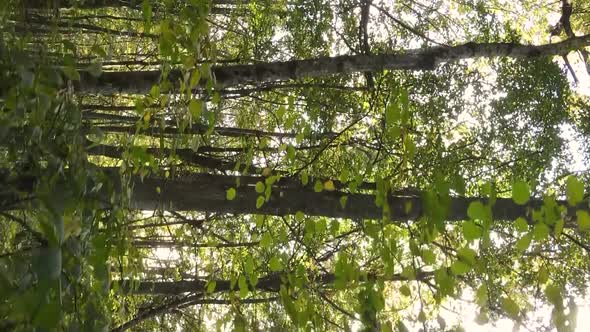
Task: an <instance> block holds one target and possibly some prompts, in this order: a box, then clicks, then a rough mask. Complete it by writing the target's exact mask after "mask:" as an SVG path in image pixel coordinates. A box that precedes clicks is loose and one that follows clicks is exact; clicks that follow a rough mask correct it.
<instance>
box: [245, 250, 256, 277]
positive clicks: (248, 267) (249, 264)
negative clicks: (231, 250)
mask: <svg viewBox="0 0 590 332" xmlns="http://www.w3.org/2000/svg"><path fill="white" fill-rule="evenodd" d="M244 270H245V271H246V273H247V274H248V275H251V274H252V273H254V259H253V258H252V255H248V256H246V260H245V261H244Z"/></svg>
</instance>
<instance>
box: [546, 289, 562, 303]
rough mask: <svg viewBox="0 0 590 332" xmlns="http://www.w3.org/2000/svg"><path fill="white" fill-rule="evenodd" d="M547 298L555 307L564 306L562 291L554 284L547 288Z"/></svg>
mask: <svg viewBox="0 0 590 332" xmlns="http://www.w3.org/2000/svg"><path fill="white" fill-rule="evenodd" d="M545 296H546V297H547V300H549V303H551V304H553V305H554V306H557V307H561V306H563V298H562V297H561V290H560V289H559V287H557V286H555V285H554V284H549V285H547V287H545Z"/></svg>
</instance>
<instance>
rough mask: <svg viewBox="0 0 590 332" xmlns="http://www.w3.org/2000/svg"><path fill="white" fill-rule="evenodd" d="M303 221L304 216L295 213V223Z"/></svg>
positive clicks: (298, 212) (299, 212)
mask: <svg viewBox="0 0 590 332" xmlns="http://www.w3.org/2000/svg"><path fill="white" fill-rule="evenodd" d="M303 219H305V214H304V213H303V212H301V211H297V212H295V220H296V221H297V222H301V221H302V220H303Z"/></svg>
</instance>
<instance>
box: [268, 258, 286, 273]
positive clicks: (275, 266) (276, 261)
mask: <svg viewBox="0 0 590 332" xmlns="http://www.w3.org/2000/svg"><path fill="white" fill-rule="evenodd" d="M268 267H269V268H270V270H271V271H273V272H277V271H281V270H282V269H283V263H282V262H281V259H280V258H278V257H277V256H273V257H272V258H271V259H270V261H269V262H268Z"/></svg>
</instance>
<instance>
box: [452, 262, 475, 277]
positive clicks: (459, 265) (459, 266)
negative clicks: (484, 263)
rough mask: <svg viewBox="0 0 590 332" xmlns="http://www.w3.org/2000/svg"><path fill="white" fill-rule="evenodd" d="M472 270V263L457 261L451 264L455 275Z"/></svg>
mask: <svg viewBox="0 0 590 332" xmlns="http://www.w3.org/2000/svg"><path fill="white" fill-rule="evenodd" d="M470 270H471V265H469V264H467V263H465V262H462V261H460V260H459V261H455V262H454V263H453V264H451V272H453V274H454V275H456V276H460V275H464V274H465V273H467V272H469V271H470Z"/></svg>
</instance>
